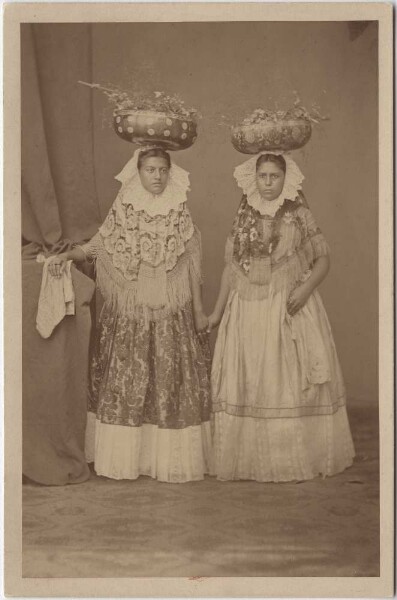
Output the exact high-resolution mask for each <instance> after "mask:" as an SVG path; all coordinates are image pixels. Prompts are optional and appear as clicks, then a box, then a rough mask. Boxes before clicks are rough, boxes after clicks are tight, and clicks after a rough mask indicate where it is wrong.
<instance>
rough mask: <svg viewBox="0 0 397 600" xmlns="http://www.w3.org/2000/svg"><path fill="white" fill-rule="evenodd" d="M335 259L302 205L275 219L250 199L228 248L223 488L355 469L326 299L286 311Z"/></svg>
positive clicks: (219, 396)
mask: <svg viewBox="0 0 397 600" xmlns="http://www.w3.org/2000/svg"><path fill="white" fill-rule="evenodd" d="M327 253H328V246H327V244H326V242H325V239H324V237H323V235H322V233H321V231H320V230H319V229H318V227H317V225H316V223H315V221H314V218H313V215H312V213H311V212H310V210H309V209H308V208H306V207H305V206H303V205H302V203H299V201H294V202H292V201H289V200H285V201H284V203H283V204H282V205H281V208H280V209H279V210H278V212H277V213H276V214H275V215H274V216H269V215H261V214H260V213H259V212H258V210H256V209H255V208H253V206H251V205H250V204H249V203H248V202H247V198H246V197H245V196H244V197H243V200H242V203H241V205H240V208H239V211H238V214H237V217H236V219H235V223H234V227H233V231H232V234H231V235H230V237H229V238H228V240H227V244H226V263H227V265H228V270H229V279H230V288H231V289H230V293H229V297H228V300H227V305H226V309H225V311H224V314H223V318H222V321H221V324H220V327H219V331H218V337H217V342H216V346H215V353H214V359H213V366H212V394H213V411H214V414H213V421H214V453H215V458H214V460H215V465H214V469H215V474H216V475H217V477H218V478H219V479H222V480H231V479H254V480H256V481H291V480H305V479H311V478H313V477H316V476H317V475H323V476H326V475H333V474H335V473H338V472H340V471H342V470H343V469H345V468H346V467H348V466H349V465H351V464H352V460H353V456H354V447H353V442H352V437H351V434H350V429H349V423H348V418H347V414H346V392H345V387H344V383H343V378H342V373H341V369H340V365H339V362H338V357H337V354H336V350H335V344H334V340H333V337H332V332H331V328H330V324H329V321H328V318H327V315H326V312H325V310H324V306H323V303H322V301H321V298H320V295H319V293H318V292H317V291H315V292H314V293H313V294H312V295H311V297H310V298H309V300H308V301H307V303H306V305H305V306H304V307H303V308H302V309H301V310H300V311H299V312H298V313H297V314H296V315H295V316H293V317H291V316H290V315H289V314H288V312H287V308H286V307H287V300H288V297H289V294H290V292H291V291H292V290H293V289H294V287H296V286H297V285H299V283H300V282H301V281H303V280H304V279H305V278H307V277H308V276H309V275H310V268H311V267H312V265H313V262H314V261H315V259H317V258H318V257H320V256H323V255H326V254H327Z"/></svg>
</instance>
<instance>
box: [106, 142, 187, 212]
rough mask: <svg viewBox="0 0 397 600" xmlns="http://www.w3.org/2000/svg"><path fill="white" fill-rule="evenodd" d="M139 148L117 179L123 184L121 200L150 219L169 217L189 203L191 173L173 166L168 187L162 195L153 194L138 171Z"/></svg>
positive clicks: (140, 149)
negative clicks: (143, 212) (169, 214)
mask: <svg viewBox="0 0 397 600" xmlns="http://www.w3.org/2000/svg"><path fill="white" fill-rule="evenodd" d="M144 149H145V150H147V149H148V148H139V149H138V150H136V151H135V153H134V156H133V157H132V158H131V160H130V161H128V163H127V164H126V165H125V167H124V168H123V170H122V171H121V172H120V173H119V174H118V175H116V177H115V179H117V180H118V181H120V182H121V184H122V187H121V190H120V198H121V202H122V203H123V204H129V205H131V206H132V207H133V208H134V210H136V211H141V210H143V211H145V212H146V213H147V214H148V215H149V216H150V217H155V216H157V215H163V216H167V215H168V213H169V212H170V211H171V210H175V209H178V207H179V205H180V204H183V203H184V202H186V201H187V192H188V191H189V190H190V184H189V173H188V172H187V171H185V170H184V169H182V168H181V167H178V165H175V164H174V163H173V164H172V166H171V169H170V174H169V178H168V183H167V187H166V188H165V190H164V191H163V192H162V193H161V194H151V193H150V192H148V191H147V190H146V189H145V188H144V187H143V185H142V183H141V179H140V177H139V171H138V156H139V153H140V152H141V151H142V150H144Z"/></svg>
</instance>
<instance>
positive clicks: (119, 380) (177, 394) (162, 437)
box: [86, 303, 211, 482]
mask: <svg viewBox="0 0 397 600" xmlns="http://www.w3.org/2000/svg"><path fill="white" fill-rule="evenodd" d="M86 453H87V459H88V460H93V461H94V464H95V471H96V473H97V474H98V475H104V476H106V477H110V478H113V479H136V478H137V477H139V475H148V476H150V477H153V478H156V479H158V480H160V481H165V482H185V481H194V480H199V479H203V477H204V474H205V473H207V472H209V471H210V461H211V428H210V356H209V347H208V341H204V342H202V341H200V340H199V338H198V336H197V334H196V332H195V328H194V322H193V315H192V307H191V304H190V303H189V304H187V305H186V306H185V307H184V308H183V309H180V310H178V311H177V312H175V313H173V314H169V315H166V316H165V317H164V318H162V319H159V320H156V321H149V322H147V321H145V319H143V318H142V319H129V318H128V317H126V316H120V315H117V314H114V313H113V312H112V311H111V310H109V309H108V308H107V307H106V306H105V307H104V309H103V311H102V314H101V319H100V327H99V331H98V336H97V341H96V347H95V352H94V359H93V363H92V369H91V394H90V411H89V424H88V427H87V439H86Z"/></svg>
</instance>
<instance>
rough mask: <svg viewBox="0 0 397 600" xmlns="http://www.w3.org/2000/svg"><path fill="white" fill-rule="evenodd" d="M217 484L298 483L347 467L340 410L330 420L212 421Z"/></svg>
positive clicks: (347, 437)
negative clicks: (238, 482)
mask: <svg viewBox="0 0 397 600" xmlns="http://www.w3.org/2000/svg"><path fill="white" fill-rule="evenodd" d="M214 425H215V436H214V453H215V459H214V460H215V465H214V470H215V474H216V475H217V477H218V479H220V480H223V481H229V480H234V479H249V480H255V481H259V482H281V481H303V480H307V479H313V478H314V477H317V476H319V475H322V476H323V477H326V476H331V475H335V474H336V473H340V472H341V471H344V470H345V469H346V468H347V467H349V466H351V464H352V463H353V458H354V446H353V440H352V437H351V433H350V428H349V422H348V418H347V413H346V408H345V407H343V408H340V409H339V410H338V411H337V412H336V413H335V414H333V415H326V416H311V417H300V418H284V419H282V418H280V419H277V418H276V419H255V418H251V417H235V416H232V415H229V414H227V413H225V412H218V413H215V415H214Z"/></svg>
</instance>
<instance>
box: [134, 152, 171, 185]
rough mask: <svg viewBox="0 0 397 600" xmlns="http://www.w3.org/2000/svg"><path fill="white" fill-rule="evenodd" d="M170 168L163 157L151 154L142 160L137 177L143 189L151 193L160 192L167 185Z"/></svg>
mask: <svg viewBox="0 0 397 600" xmlns="http://www.w3.org/2000/svg"><path fill="white" fill-rule="evenodd" d="M169 173H170V170H169V168H168V163H167V161H166V159H165V158H162V157H161V156H151V157H149V158H145V159H144V160H143V164H142V166H141V168H140V169H139V177H140V178H141V183H142V185H143V187H144V188H145V190H147V191H148V192H150V193H151V194H161V193H162V192H164V190H165V188H166V187H167V183H168V177H169Z"/></svg>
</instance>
